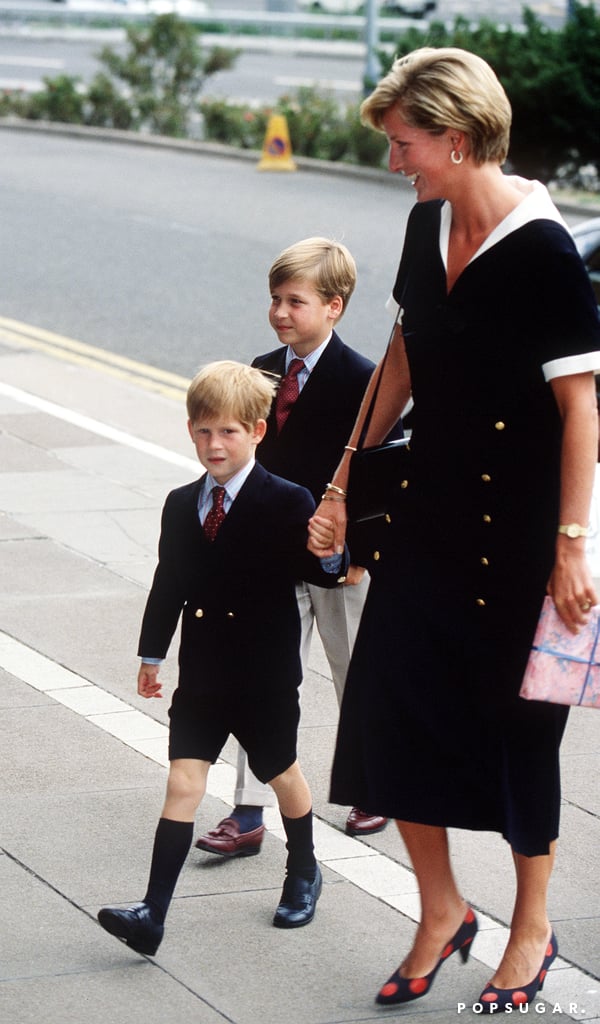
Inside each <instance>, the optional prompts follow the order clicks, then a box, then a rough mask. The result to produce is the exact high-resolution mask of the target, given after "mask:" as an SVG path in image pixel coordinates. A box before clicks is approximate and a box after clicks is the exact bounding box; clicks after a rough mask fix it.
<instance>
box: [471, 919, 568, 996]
mask: <svg viewBox="0 0 600 1024" xmlns="http://www.w3.org/2000/svg"><path fill="white" fill-rule="evenodd" d="M557 953H558V942H557V941H556V935H555V934H554V932H552V934H551V935H550V940H549V942H548V945H547V947H546V952H545V954H544V960H543V963H542V966H541V967H540V970H539V972H538V973H537V974H536V976H535V978H534V979H533V981H530V982H529V985H523V986H522V987H519V986H517V988H496V987H495V986H494V985H491V984H490V985H486V986H485V988H484V990H483V992H482V993H481V995H480V996H479V1002H480V1003H481V1006H482V1011H481V1012H482V1013H503V1012H504V1011H505V1010H508V1012H509V1013H511V1012H512V1011H513V1009H516V1008H518V1007H520V1006H525V1005H528V1004H529V1003H530V1002H531V1001H532V999H535V995H536V992H539V991H540V990H541V989H542V988H543V987H544V981H545V980H546V975H547V973H548V970H549V968H550V965H551V963H552V961H553V960H554V959H555V958H556V954H557Z"/></svg>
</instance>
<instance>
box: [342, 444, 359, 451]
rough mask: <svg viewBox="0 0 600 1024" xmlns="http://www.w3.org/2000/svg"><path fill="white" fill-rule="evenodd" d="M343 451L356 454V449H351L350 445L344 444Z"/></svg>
mask: <svg viewBox="0 0 600 1024" xmlns="http://www.w3.org/2000/svg"><path fill="white" fill-rule="evenodd" d="M344 451H345V452H357V451H358V448H353V447H352V445H351V444H345V445H344Z"/></svg>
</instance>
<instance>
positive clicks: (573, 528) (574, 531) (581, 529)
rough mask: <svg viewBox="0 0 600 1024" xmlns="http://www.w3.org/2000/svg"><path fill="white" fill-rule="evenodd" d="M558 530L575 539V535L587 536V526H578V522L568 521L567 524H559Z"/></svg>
mask: <svg viewBox="0 0 600 1024" xmlns="http://www.w3.org/2000/svg"><path fill="white" fill-rule="evenodd" d="M558 532H559V533H564V534H565V536H567V537H571V538H572V539H575V537H587V535H588V528H587V526H580V525H579V523H568V524H567V526H559V528H558Z"/></svg>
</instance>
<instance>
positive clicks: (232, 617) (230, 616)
mask: <svg viewBox="0 0 600 1024" xmlns="http://www.w3.org/2000/svg"><path fill="white" fill-rule="evenodd" d="M227 618H228V619H235V615H234V613H233V612H227Z"/></svg>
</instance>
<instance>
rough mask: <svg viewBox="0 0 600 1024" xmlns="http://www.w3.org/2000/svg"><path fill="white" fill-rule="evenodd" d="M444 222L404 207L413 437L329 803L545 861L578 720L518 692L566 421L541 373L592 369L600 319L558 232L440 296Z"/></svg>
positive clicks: (512, 251) (531, 239)
mask: <svg viewBox="0 0 600 1024" xmlns="http://www.w3.org/2000/svg"><path fill="white" fill-rule="evenodd" d="M441 216H442V204H441V203H440V202H430V203H423V204H418V205H417V206H415V207H414V209H413V210H412V212H411V215H410V218H409V222H408V225H407V232H406V239H405V244H404V250H403V254H402V259H401V262H400V267H399V271H398V277H397V280H396V285H395V288H394V298H395V299H396V301H397V302H398V304H399V305H401V306H402V307H403V310H404V314H403V330H404V336H405V344H406V350H407V355H408V360H409V364H410V372H411V380H412V388H413V397H414V401H415V407H414V412H413V422H412V427H413V434H412V440H411V445H410V453H409V455H408V459H407V466H406V472H405V475H404V479H403V480H401V481H396V485H397V486H396V494H395V500H394V509H393V513H392V516H391V523H390V524H389V525H388V527H387V530H386V535H385V538H384V540H383V542H382V544H381V549H380V558H379V560H378V561H377V562H376V563H375V568H374V569H373V570H372V582H371V587H370V590H369V595H368V598H367V602H366V605H365V610H364V613H363V619H362V622H361V627H360V630H359V634H358V637H357V641H356V645H355V649H354V654H353V658H352V662H351V665H350V669H349V674H348V680H347V684H346V689H345V695H344V701H343V706H342V709H341V715H340V724H339V730H338V738H337V745H336V752H335V758H334V764H333V770H332V784H331V800H332V802H334V803H340V804H343V805H348V804H350V805H353V806H359V807H366V808H368V809H369V811H370V812H371V813H376V814H382V815H385V816H388V817H393V818H399V819H403V820H407V821H412V822H419V823H422V824H428V825H440V826H447V827H456V828H468V829H483V830H491V831H497V832H500V833H501V834H502V835H503V836H504V837H505V838H506V839H507V840H508V841H509V842H510V844H511V845H512V847H513V849H514V850H515V851H516V852H518V853H522V854H525V855H527V856H534V855H538V854H545V853H547V852H548V846H549V843H550V842H551V841H552V840H553V839H555V838H556V836H557V835H558V826H559V807H560V776H559V763H558V751H559V745H560V741H561V737H562V734H563V731H564V727H565V724H566V719H567V709H566V708H564V707H559V706H556V705H554V706H553V705H549V704H539V703H534V702H528V701H524V700H522V699H521V698H519V696H518V692H519V687H520V684H521V679H522V675H523V670H524V668H525V664H526V661H527V656H528V652H529V648H530V646H531V640H532V637H533V633H534V630H535V625H536V621H537V617H538V614H539V611H540V608H541V604H542V600H543V597H544V593H545V588H546V584H547V581H548V577H549V574H550V572H551V569H552V565H553V560H554V546H555V538H556V530H557V526H558V514H559V459H560V445H561V420H560V416H559V413H558V410H557V407H556V403H555V400H554V396H553V392H552V389H551V387H550V384H549V383H548V382H547V380H546V379H545V375H544V373H545V372H546V374H547V376H549V377H551V376H553V375H554V376H560V375H562V374H563V373H572V372H583V371H586V370H590V369H592V370H597V369H600V354H599V353H598V350H600V323H599V321H598V314H597V309H596V304H595V301H594V298H593V294H592V291H591V287H590V285H589V281H588V279H587V276H586V274H585V270H584V268H583V266H582V264H581V261H580V259H579V257H578V255H577V252H576V250H575V247H574V245H573V243H572V241H571V238H570V236H569V234H568V232H567V231H566V230H565V228H564V227H563V226H562V225H561V224H560V223H558V222H557V220H554V219H552V218H551V217H541V218H540V217H536V218H534V219H532V220H528V221H527V220H526V221H525V222H524V223H519V224H518V226H517V227H516V228H515V229H514V230H511V231H510V232H509V233H508V234H504V235H503V236H502V237H500V239H499V240H498V241H497V242H496V243H495V244H492V245H490V247H489V248H488V249H487V250H486V251H484V252H483V253H482V254H480V255H479V256H477V258H476V259H474V260H473V261H472V262H471V263H470V264H469V265H468V267H467V268H466V269H465V270H464V271H463V273H462V274H461V276H460V277H459V279H458V280H457V281H456V283H455V285H454V287H453V288H452V289H451V291H450V292H449V293H447V288H446V272H445V267H444V264H443V261H442V257H441V254H440V242H439V239H440V222H441ZM555 360H558V363H557V364H556V363H555V362H554V361H555ZM543 367H544V368H545V369H544V370H543V369H542V368H543Z"/></svg>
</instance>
